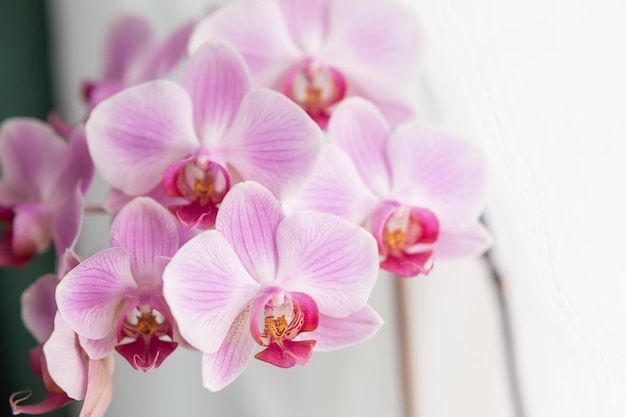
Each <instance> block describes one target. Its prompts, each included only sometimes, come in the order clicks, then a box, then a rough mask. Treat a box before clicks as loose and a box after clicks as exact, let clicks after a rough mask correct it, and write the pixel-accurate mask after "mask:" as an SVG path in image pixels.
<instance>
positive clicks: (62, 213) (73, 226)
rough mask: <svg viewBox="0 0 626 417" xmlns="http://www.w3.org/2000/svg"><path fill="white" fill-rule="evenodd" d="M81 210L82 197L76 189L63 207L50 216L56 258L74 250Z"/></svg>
mask: <svg viewBox="0 0 626 417" xmlns="http://www.w3.org/2000/svg"><path fill="white" fill-rule="evenodd" d="M83 209H84V199H83V195H82V194H81V192H80V190H79V189H78V188H77V189H76V190H75V191H74V195H73V196H71V197H68V199H67V200H66V204H65V205H64V206H62V207H60V209H57V210H54V211H53V212H52V213H51V214H50V222H51V223H52V235H53V236H54V247H55V249H56V254H57V257H59V256H61V255H62V254H63V253H64V252H65V251H66V250H72V249H73V248H74V245H75V244H76V241H77V239H78V235H79V233H80V229H81V226H82V223H83V214H84V210H83Z"/></svg>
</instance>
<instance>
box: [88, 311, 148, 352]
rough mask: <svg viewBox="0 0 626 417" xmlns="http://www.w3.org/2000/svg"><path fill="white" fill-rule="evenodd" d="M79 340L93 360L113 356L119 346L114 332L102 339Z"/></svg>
mask: <svg viewBox="0 0 626 417" xmlns="http://www.w3.org/2000/svg"><path fill="white" fill-rule="evenodd" d="M135 305H136V304H135ZM78 340H79V343H80V345H81V346H82V348H83V349H85V352H87V355H88V356H89V358H91V359H92V360H99V359H102V358H106V357H107V356H109V355H110V354H111V352H113V349H115V346H116V345H117V337H116V334H115V332H113V331H111V332H110V333H109V334H107V335H106V336H105V337H103V338H102V339H86V338H84V337H80V336H79V338H78Z"/></svg>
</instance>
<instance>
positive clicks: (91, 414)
mask: <svg viewBox="0 0 626 417" xmlns="http://www.w3.org/2000/svg"><path fill="white" fill-rule="evenodd" d="M112 373H113V357H112V356H107V357H106V358H103V359H100V360H97V361H96V360H90V361H89V371H88V374H89V384H88V386H87V395H86V396H85V402H84V403H83V408H82V409H81V411H80V415H79V416H78V417H102V416H104V413H105V412H106V410H107V408H108V407H109V404H110V403H111V399H112V398H113V379H112V378H111V374H112Z"/></svg>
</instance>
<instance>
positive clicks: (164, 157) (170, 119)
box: [86, 80, 198, 195]
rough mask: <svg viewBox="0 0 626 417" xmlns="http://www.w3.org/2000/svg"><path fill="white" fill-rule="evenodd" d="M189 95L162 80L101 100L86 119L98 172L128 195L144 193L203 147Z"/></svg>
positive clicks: (173, 84)
mask: <svg viewBox="0 0 626 417" xmlns="http://www.w3.org/2000/svg"><path fill="white" fill-rule="evenodd" d="M192 115H193V109H192V103H191V99H190V97H189V94H187V92H186V91H185V89H183V88H182V87H181V86H179V85H178V84H176V83H174V82H172V81H167V80H157V81H151V82H147V83H144V84H140V85H137V86H135V87H131V88H129V89H127V90H124V91H122V92H121V93H119V94H117V95H115V96H113V97H111V98H110V99H108V100H106V101H104V102H102V103H100V104H99V105H98V106H97V107H96V108H95V109H94V110H93V111H92V112H91V115H90V117H89V119H88V120H87V123H86V129H87V143H88V145H89V151H90V153H91V155H92V156H93V159H94V163H95V165H96V167H97V168H98V171H99V172H100V173H101V174H102V176H103V177H104V179H105V180H107V182H109V183H110V184H111V185H113V186H114V187H115V188H119V189H120V190H122V191H123V192H125V193H126V194H130V195H141V194H143V193H146V192H148V191H150V190H152V189H153V188H154V187H155V186H156V185H157V184H159V183H160V182H161V179H162V176H163V172H164V171H165V169H166V168H167V167H168V166H169V165H170V164H171V163H172V162H174V161H176V160H179V159H181V158H183V157H184V156H185V155H187V154H190V153H192V152H193V151H194V150H195V149H196V148H197V147H198V140H197V138H196V136H195V131H194V128H193V120H192Z"/></svg>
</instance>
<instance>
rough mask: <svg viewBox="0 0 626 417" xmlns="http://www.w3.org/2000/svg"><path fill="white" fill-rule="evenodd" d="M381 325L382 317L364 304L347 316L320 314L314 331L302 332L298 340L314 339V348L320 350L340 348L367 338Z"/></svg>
mask: <svg viewBox="0 0 626 417" xmlns="http://www.w3.org/2000/svg"><path fill="white" fill-rule="evenodd" d="M382 325H383V319H382V318H381V317H380V316H379V315H378V313H377V312H376V311H374V309H373V308H372V307H370V306H369V305H367V304H366V305H365V306H364V307H363V308H362V309H361V310H359V311H357V312H355V313H352V314H350V315H349V316H348V317H343V318H334V317H330V316H326V315H323V314H321V315H320V323H319V325H318V326H317V329H316V330H315V332H313V333H312V334H306V333H305V334H302V336H299V337H298V340H300V339H303V338H304V339H307V338H312V339H315V341H316V342H317V343H316V344H315V350H316V351H320V352H323V351H328V350H335V349H341V348H344V347H348V346H352V345H354V344H357V343H360V342H363V341H365V340H367V339H369V338H370V337H372V336H374V334H376V332H377V331H378V329H380V327H381V326H382Z"/></svg>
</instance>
